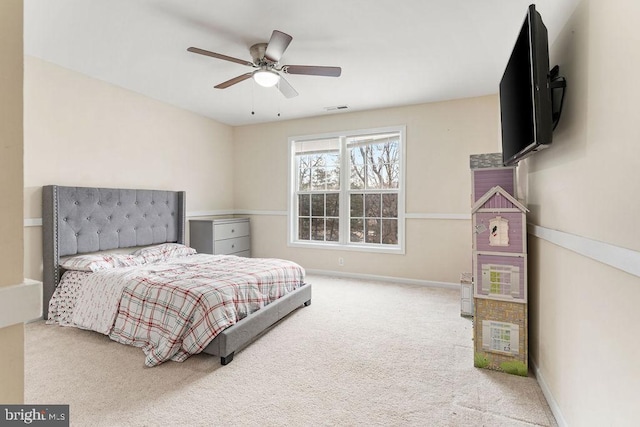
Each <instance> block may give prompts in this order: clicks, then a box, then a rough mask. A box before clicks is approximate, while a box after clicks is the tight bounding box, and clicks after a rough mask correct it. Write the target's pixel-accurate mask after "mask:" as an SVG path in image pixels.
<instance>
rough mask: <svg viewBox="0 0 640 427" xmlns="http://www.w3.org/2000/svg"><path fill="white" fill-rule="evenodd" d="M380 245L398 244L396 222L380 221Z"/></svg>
mask: <svg viewBox="0 0 640 427" xmlns="http://www.w3.org/2000/svg"><path fill="white" fill-rule="evenodd" d="M382 243H383V244H385V245H397V244H398V221H397V220H395V219H383V220H382Z"/></svg>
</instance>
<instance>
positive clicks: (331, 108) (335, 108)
mask: <svg viewBox="0 0 640 427" xmlns="http://www.w3.org/2000/svg"><path fill="white" fill-rule="evenodd" d="M347 108H349V107H348V106H347V105H336V106H334V107H324V111H336V110H346V109H347Z"/></svg>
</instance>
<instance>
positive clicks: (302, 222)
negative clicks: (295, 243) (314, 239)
mask: <svg viewBox="0 0 640 427" xmlns="http://www.w3.org/2000/svg"><path fill="white" fill-rule="evenodd" d="M310 225H311V221H310V219H309V218H300V219H299V220H298V239H300V240H309V238H310V236H311V234H310Z"/></svg>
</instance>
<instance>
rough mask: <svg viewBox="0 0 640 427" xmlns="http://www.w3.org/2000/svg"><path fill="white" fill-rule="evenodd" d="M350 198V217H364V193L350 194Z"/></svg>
mask: <svg viewBox="0 0 640 427" xmlns="http://www.w3.org/2000/svg"><path fill="white" fill-rule="evenodd" d="M349 198H350V200H351V203H350V205H351V218H362V217H364V194H352V195H351V196H350V197H349Z"/></svg>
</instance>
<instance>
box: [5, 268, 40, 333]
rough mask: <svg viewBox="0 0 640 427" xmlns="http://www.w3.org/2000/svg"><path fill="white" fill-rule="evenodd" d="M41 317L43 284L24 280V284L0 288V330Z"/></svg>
mask: <svg viewBox="0 0 640 427" xmlns="http://www.w3.org/2000/svg"><path fill="white" fill-rule="evenodd" d="M41 316H42V282H38V281H36V280H31V279H24V282H23V283H20V284H17V285H9V286H2V287H0V329H1V328H5V327H7V326H11V325H16V324H18V323H25V322H29V321H31V320H35V319H38V318H40V317H41Z"/></svg>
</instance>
